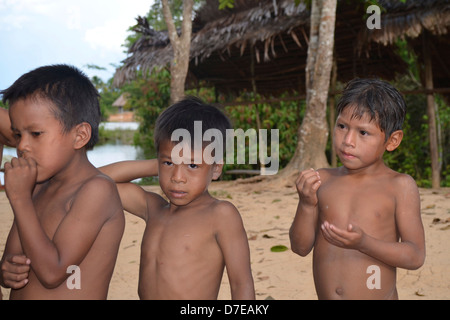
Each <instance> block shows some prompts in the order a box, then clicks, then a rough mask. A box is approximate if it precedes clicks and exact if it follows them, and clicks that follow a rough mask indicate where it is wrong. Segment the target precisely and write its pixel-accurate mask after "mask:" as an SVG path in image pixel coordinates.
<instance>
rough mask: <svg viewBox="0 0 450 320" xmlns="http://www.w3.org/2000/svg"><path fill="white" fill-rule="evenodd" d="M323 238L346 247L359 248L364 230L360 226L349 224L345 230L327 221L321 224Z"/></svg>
mask: <svg viewBox="0 0 450 320" xmlns="http://www.w3.org/2000/svg"><path fill="white" fill-rule="evenodd" d="M321 229H322V234H323V236H324V238H325V239H326V240H327V241H328V242H329V243H331V244H333V245H335V246H338V247H341V248H346V249H356V250H359V248H360V247H361V243H362V241H363V238H364V235H365V234H364V232H363V231H362V229H361V228H359V227H357V226H354V225H352V224H349V225H348V226H347V230H344V229H339V228H338V227H336V226H335V225H333V224H330V223H329V222H328V221H325V222H324V223H322V225H321Z"/></svg>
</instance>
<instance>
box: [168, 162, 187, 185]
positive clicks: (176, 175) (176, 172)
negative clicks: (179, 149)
mask: <svg viewBox="0 0 450 320" xmlns="http://www.w3.org/2000/svg"><path fill="white" fill-rule="evenodd" d="M171 180H172V182H175V183H180V182H186V178H185V176H184V174H183V168H182V167H181V166H180V165H174V168H173V170H172V176H171Z"/></svg>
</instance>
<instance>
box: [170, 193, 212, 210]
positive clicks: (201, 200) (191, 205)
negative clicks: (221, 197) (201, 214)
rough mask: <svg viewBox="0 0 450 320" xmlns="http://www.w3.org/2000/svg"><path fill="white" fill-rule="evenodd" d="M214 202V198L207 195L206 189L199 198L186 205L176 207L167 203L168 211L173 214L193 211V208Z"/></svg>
mask: <svg viewBox="0 0 450 320" xmlns="http://www.w3.org/2000/svg"><path fill="white" fill-rule="evenodd" d="M215 200H216V198H214V197H213V196H211V195H210V194H209V191H208V189H206V190H205V192H203V193H202V194H201V195H200V196H199V197H197V198H195V199H194V200H192V201H191V202H189V203H188V204H186V205H176V204H174V203H172V202H171V201H169V211H170V212H172V213H174V212H177V211H180V210H191V209H194V208H195V207H200V206H204V205H209V203H210V202H211V201H215Z"/></svg>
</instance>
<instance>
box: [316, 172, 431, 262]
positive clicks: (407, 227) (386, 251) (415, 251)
mask: <svg viewBox="0 0 450 320" xmlns="http://www.w3.org/2000/svg"><path fill="white" fill-rule="evenodd" d="M394 183H396V184H397V186H396V187H395V190H397V191H398V194H397V195H396V201H397V206H396V212H395V217H396V219H395V220H396V226H397V229H398V232H399V235H400V242H388V241H383V240H378V239H375V238H373V237H371V236H369V235H367V234H366V233H364V231H363V230H362V229H361V228H359V227H358V226H355V225H351V224H350V225H349V226H348V227H347V230H343V229H339V228H337V227H336V226H334V225H332V224H330V223H328V222H326V221H325V222H324V223H323V224H322V226H321V228H322V233H323V235H324V237H325V239H326V240H327V241H329V242H330V243H332V244H334V245H336V246H339V247H342V248H348V249H356V250H359V251H361V252H363V253H365V254H367V255H369V256H371V257H373V258H375V259H378V260H380V261H382V262H384V263H386V264H388V265H390V266H393V267H398V268H404V269H412V270H414V269H417V268H419V267H421V266H422V265H423V262H424V260H425V235H424V230H423V225H422V220H421V217H420V196H419V191H418V189H417V186H416V183H415V181H414V180H413V179H412V178H411V177H409V176H406V175H402V176H400V177H399V178H397V179H396V181H395V182H394Z"/></svg>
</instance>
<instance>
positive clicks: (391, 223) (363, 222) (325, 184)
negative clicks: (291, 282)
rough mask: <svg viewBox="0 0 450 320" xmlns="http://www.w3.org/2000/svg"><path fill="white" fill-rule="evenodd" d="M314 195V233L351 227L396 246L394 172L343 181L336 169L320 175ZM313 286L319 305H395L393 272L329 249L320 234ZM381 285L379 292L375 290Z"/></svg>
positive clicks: (359, 255)
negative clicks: (390, 301) (331, 226)
mask: <svg viewBox="0 0 450 320" xmlns="http://www.w3.org/2000/svg"><path fill="white" fill-rule="evenodd" d="M320 175H321V178H322V185H321V187H320V188H319V190H318V194H317V195H318V200H319V201H318V210H319V221H318V228H320V227H319V226H320V225H321V224H322V223H323V222H324V221H330V222H332V223H333V224H334V225H336V226H337V227H339V228H342V229H345V228H346V226H347V225H348V224H354V225H357V226H359V227H360V228H361V229H363V230H364V232H365V233H366V234H368V235H369V236H371V237H373V238H376V239H379V240H383V241H387V242H397V241H398V240H399V235H398V232H397V229H396V216H395V215H396V203H397V192H396V190H395V183H393V180H394V179H395V178H396V177H398V176H399V174H398V173H395V172H394V171H392V170H389V169H387V170H385V172H384V173H382V174H380V175H377V176H375V177H373V176H371V177H358V176H352V175H343V174H342V172H341V171H340V168H338V169H331V170H321V171H320ZM313 260H314V281H315V285H316V289H317V293H318V296H319V299H339V298H342V299H395V298H397V291H396V271H395V268H394V267H392V266H389V265H387V264H385V263H383V262H381V261H380V260H377V259H375V258H372V257H370V256H369V255H366V254H364V253H361V252H360V251H358V250H352V249H344V248H340V247H337V246H334V245H332V244H330V243H329V242H328V241H326V239H325V238H324V236H323V235H322V233H321V232H319V230H318V231H317V232H316V240H315V244H314V257H313ZM377 281H379V284H380V288H377V287H376V286H378V283H375V282H377Z"/></svg>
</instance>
